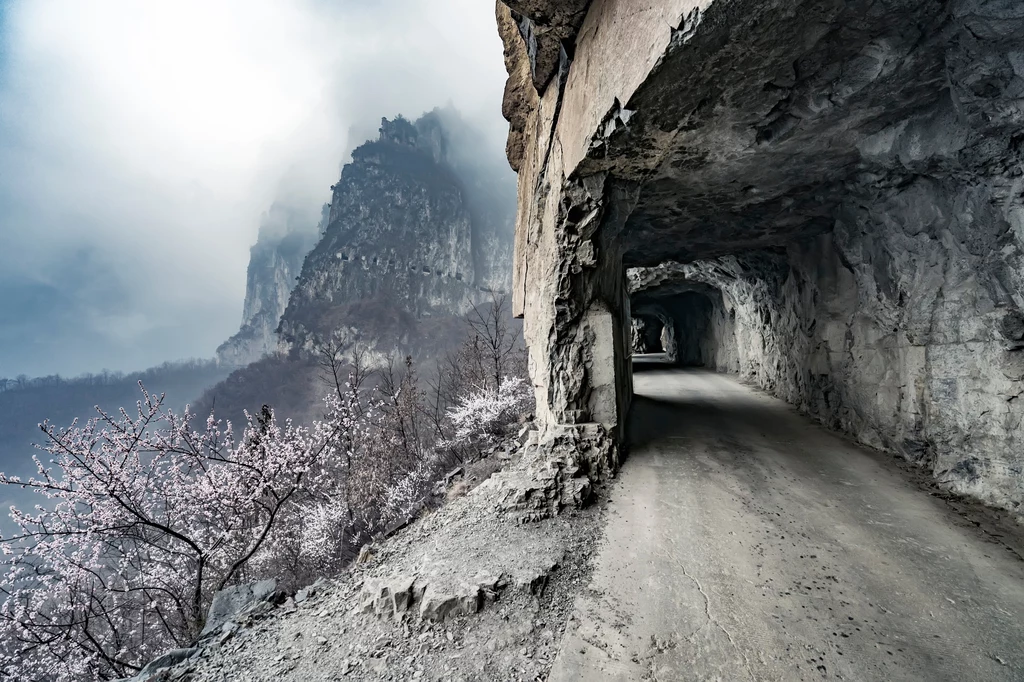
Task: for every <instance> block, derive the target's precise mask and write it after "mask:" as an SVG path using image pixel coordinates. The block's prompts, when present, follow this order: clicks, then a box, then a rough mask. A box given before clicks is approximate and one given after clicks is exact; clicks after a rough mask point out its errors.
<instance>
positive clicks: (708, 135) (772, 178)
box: [582, 0, 1024, 266]
mask: <svg viewBox="0 0 1024 682" xmlns="http://www.w3.org/2000/svg"><path fill="white" fill-rule="evenodd" d="M972 7H973V3H970V2H960V3H950V2H938V1H937V0H924V1H921V0H919V1H916V2H914V1H911V0H903V1H898V0H892V1H875V2H867V1H864V2H839V1H832V2H828V1H826V2H820V1H817V0H816V1H814V2H785V3H782V2H752V1H750V2H747V1H736V2H714V3H711V4H710V6H709V7H708V8H707V10H706V11H705V12H704V13H703V14H700V13H697V12H694V13H691V14H690V15H689V16H687V17H686V18H685V19H684V20H682V22H681V23H680V25H679V27H678V28H677V29H675V30H674V33H673V46H672V47H671V48H670V49H669V51H668V52H667V53H666V55H665V56H663V58H662V60H661V62H660V63H659V65H657V66H656V67H655V68H654V69H653V70H652V72H651V74H650V76H649V77H648V78H647V80H646V82H645V83H644V84H643V85H642V86H641V87H640V88H639V89H638V90H637V91H636V93H635V94H634V95H633V96H632V97H631V98H630V101H629V102H628V103H627V104H626V106H625V107H621V108H619V107H617V108H616V109H615V110H613V111H612V112H611V113H610V114H609V116H608V118H607V119H606V122H605V126H604V129H603V132H602V133H601V134H600V135H599V136H598V137H596V138H595V141H594V142H593V143H592V148H591V153H590V156H589V159H588V161H587V162H586V163H587V164H589V166H588V167H585V168H583V169H582V171H583V174H586V173H588V172H598V171H601V170H609V171H611V173H612V176H613V177H615V178H617V179H619V180H622V181H626V182H627V183H629V182H633V183H635V184H637V185H638V186H639V196H638V199H637V203H636V206H635V208H634V209H633V211H632V214H631V216H630V218H629V219H628V221H627V222H626V225H625V228H624V232H623V237H622V238H623V242H624V246H625V260H626V264H627V265H628V266H637V265H654V264H657V263H659V262H663V261H666V260H676V261H681V262H685V261H690V260H694V259H701V258H709V257H714V256H719V255H723V254H727V253H733V252H737V251H742V250H747V249H753V248H762V247H765V246H771V245H778V244H782V243H785V242H787V241H790V240H792V239H793V238H794V237H799V236H801V235H809V234H813V233H817V232H821V231H826V230H829V229H830V228H831V227H832V225H833V224H834V220H835V215H836V211H837V207H838V206H839V204H840V202H842V201H843V200H845V199H847V198H849V197H856V196H858V195H859V194H863V195H870V194H877V193H878V192H884V191H886V190H887V189H888V188H893V187H898V186H900V185H903V184H905V183H907V182H909V181H910V180H911V179H912V178H914V177H915V176H917V175H919V174H921V173H925V172H926V173H928V174H930V175H931V176H933V177H939V178H941V177H943V176H944V175H948V174H951V173H958V174H960V175H963V174H965V173H966V174H969V173H970V172H971V171H972V168H973V167H975V166H977V167H980V166H981V165H986V166H987V167H988V168H989V170H991V166H992V164H993V163H995V164H997V165H998V164H1000V163H1002V164H1005V166H1006V167H1007V168H1013V167H1014V166H1015V164H1016V163H1017V161H1016V159H1015V156H1016V154H1017V152H1019V151H1020V150H1017V151H1014V150H1015V144H1016V145H1017V146H1022V144H1021V140H1019V139H1016V138H1012V134H1013V132H1014V131H1015V130H1016V127H1015V125H1014V123H1015V121H1018V120H1019V118H1020V112H1019V111H1016V110H1014V108H1013V107H1011V106H1009V105H1008V104H1007V103H1008V102H1012V101H1013V100H1014V99H1016V98H1019V97H1021V94H1022V93H1024V80H1022V79H1021V76H1022V73H1024V58H1022V59H1021V60H1019V61H1020V64H1017V65H1014V64H1013V63H1006V60H1005V58H1004V57H1003V56H1000V57H999V58H998V59H997V58H996V57H995V56H994V55H995V53H996V52H997V50H996V49H995V48H996V47H997V46H1003V47H1005V43H1006V41H1012V40H1014V36H1015V35H1016V36H1021V35H1024V3H1017V2H1006V3H1003V4H999V3H992V2H988V3H986V7H987V9H986V10H985V12H987V15H979V14H975V13H972ZM993 7H995V9H993ZM1018 40H1019V39H1018ZM988 51H991V52H992V55H993V56H991V58H990V55H989V53H988ZM968 63H969V64H971V65H972V67H973V68H971V69H967V68H966V67H965V65H966V64H968ZM1018 67H1019V68H1018ZM955 121H959V122H960V123H959V125H957V124H955ZM964 122H966V123H967V125H965V124H964ZM923 133H926V134H923ZM925 138H926V139H927V141H925Z"/></svg>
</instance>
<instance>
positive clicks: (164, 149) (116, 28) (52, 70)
mask: <svg viewBox="0 0 1024 682" xmlns="http://www.w3.org/2000/svg"><path fill="white" fill-rule="evenodd" d="M504 78H505V74H504V69H503V65H502V55H501V44H500V41H499V39H498V37H497V32H496V29H495V22H494V7H493V3H488V2H481V1H480V0H430V1H429V2H427V1H426V0H88V1H86V0H0V376H14V375H17V374H22V373H24V374H28V375H30V376H37V375H44V374H51V373H61V374H65V375H74V374H78V373H82V372H91V371H98V370H100V369H104V368H106V369H120V370H133V369H141V368H144V367H147V366H150V365H154V364H158V363H159V362H162V361H164V360H169V359H177V358H185V357H209V356H212V354H213V351H214V349H215V348H216V347H217V345H218V344H219V343H220V342H221V341H223V340H224V339H226V338H227V337H228V336H230V335H231V334H232V333H233V332H234V331H236V330H237V327H238V324H239V321H240V317H241V307H242V298H243V295H244V290H245V267H246V264H247V261H248V247H249V246H250V244H251V243H252V242H253V241H254V240H255V238H256V233H257V230H258V227H259V221H260V216H261V214H262V213H263V212H264V211H266V210H267V209H268V208H269V206H270V204H271V203H273V202H274V201H275V200H282V201H287V202H289V203H292V204H300V205H307V204H308V205H309V206H311V207H312V211H311V212H313V213H315V212H316V208H317V207H318V206H319V205H320V204H321V203H323V202H324V201H327V200H328V198H329V197H328V195H329V191H328V188H329V187H330V185H331V184H333V183H334V182H335V181H336V179H337V175H338V172H339V168H340V163H341V162H342V161H343V160H344V157H345V155H346V154H347V153H348V151H349V150H351V148H352V147H353V146H354V145H355V144H357V143H358V142H360V141H362V139H364V138H365V137H366V136H367V135H369V134H373V133H375V131H376V128H377V125H378V124H379V121H380V117H381V116H389V117H390V116H392V115H394V114H396V113H399V112H401V113H404V114H406V115H408V116H417V115H419V114H420V113H422V112H423V111H425V110H428V109H432V108H433V107H435V106H439V105H445V104H447V103H452V104H454V105H455V106H456V107H457V108H458V109H459V110H460V111H462V113H463V114H464V115H465V116H466V117H467V118H470V119H472V120H475V121H476V122H477V124H478V125H480V126H482V127H484V128H485V129H486V132H487V133H488V135H489V138H488V139H490V140H491V141H492V143H493V144H495V145H503V135H504V130H505V123H504V121H503V120H502V119H501V115H500V102H501V92H502V88H503V85H504Z"/></svg>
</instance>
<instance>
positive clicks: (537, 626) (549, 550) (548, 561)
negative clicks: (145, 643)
mask: <svg viewBox="0 0 1024 682" xmlns="http://www.w3.org/2000/svg"><path fill="white" fill-rule="evenodd" d="M512 457H515V455H513V456H512ZM528 465H529V463H528V462H523V461H520V460H518V459H513V460H512V461H511V463H510V464H509V466H508V467H507V469H506V470H504V471H501V472H498V473H496V474H494V475H492V476H491V478H489V479H488V480H486V481H484V483H483V484H481V485H479V486H477V487H476V488H475V489H473V490H472V491H470V492H469V493H467V494H466V495H464V496H462V497H458V498H456V499H454V500H452V501H451V502H449V503H448V504H446V505H444V506H443V507H441V508H440V509H439V510H437V511H435V512H433V513H430V514H428V515H427V516H425V517H424V518H422V519H420V520H418V521H416V522H414V523H413V524H412V525H411V526H409V527H408V528H405V529H404V530H402V531H401V532H399V533H398V534H397V535H395V536H393V537H391V538H389V539H387V540H384V541H382V542H378V543H377V544H375V545H371V546H368V547H366V548H364V552H362V553H361V554H360V558H359V560H357V562H356V564H354V565H353V567H352V569H351V570H350V572H349V573H347V574H345V575H342V576H339V577H337V578H335V579H333V580H324V581H318V583H317V584H315V585H314V586H312V587H311V588H309V589H307V590H300V591H299V593H298V594H296V595H295V596H294V597H293V598H288V599H287V600H286V601H284V603H283V604H281V605H279V606H276V607H272V606H271V605H269V604H268V608H266V609H262V610H260V611H259V612H258V613H255V614H248V615H245V616H244V617H242V618H239V619H236V620H238V621H240V622H232V623H229V624H227V625H225V626H220V630H219V632H222V633H223V634H220V635H219V636H217V637H216V639H214V640H213V641H212V642H206V643H205V644H204V646H205V648H203V649H201V650H190V651H188V652H186V653H187V655H186V656H183V659H184V662H183V663H181V664H179V665H177V666H174V667H171V668H167V669H165V670H163V671H162V672H161V673H160V675H161V676H160V677H156V678H151V679H147V682H156V680H158V679H159V680H190V681H193V682H200V681H202V682H221V681H225V682H228V681H234V680H247V681H250V680H252V681H256V680H265V681H267V682H269V681H271V680H273V681H275V682H277V681H280V680H285V681H291V682H300V681H301V682H317V681H324V682H326V681H340V680H418V679H422V680H442V679H443V680H452V681H458V680H463V681H466V682H469V681H470V680H502V681H505V680H528V681H530V682H533V680H536V679H544V678H545V677H546V676H547V674H548V672H549V670H550V667H551V664H552V662H553V660H554V655H555V652H556V651H557V646H558V642H559V641H560V640H561V637H562V633H563V632H564V629H565V623H566V618H567V616H568V613H569V609H570V608H571V605H572V597H573V596H574V595H575V594H576V592H578V591H579V590H580V589H581V588H582V586H583V585H584V584H586V581H587V579H588V575H589V568H588V567H589V559H590V554H591V552H590V548H591V547H592V546H593V544H594V542H595V538H596V535H597V532H598V530H597V528H598V524H599V520H600V518H601V511H600V509H599V508H592V509H585V510H582V511H579V510H575V509H574V508H571V507H570V508H568V509H560V510H559V511H561V513H560V514H559V515H558V516H555V517H553V518H545V519H544V520H541V521H538V522H535V523H522V522H521V521H522V520H521V519H519V518H517V517H516V515H514V514H510V513H508V512H507V510H504V509H503V508H502V505H501V504H500V502H499V500H498V498H497V496H496V494H495V493H496V490H500V489H501V488H502V487H503V486H505V485H506V482H507V481H509V480H518V479H517V478H516V476H517V474H518V473H519V472H520V469H523V468H525V467H528ZM229 626H230V627H229Z"/></svg>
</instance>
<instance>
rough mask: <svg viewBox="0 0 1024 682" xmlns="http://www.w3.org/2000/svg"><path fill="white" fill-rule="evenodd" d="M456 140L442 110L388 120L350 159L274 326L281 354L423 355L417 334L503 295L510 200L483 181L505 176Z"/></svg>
mask: <svg viewBox="0 0 1024 682" xmlns="http://www.w3.org/2000/svg"><path fill="white" fill-rule="evenodd" d="M463 131H464V127H463V126H462V125H459V122H458V119H457V116H456V114H454V112H452V111H445V110H435V111H433V112H430V113H428V114H426V115H425V116H423V117H422V118H420V119H419V120H417V121H416V122H411V121H409V120H407V119H405V118H403V117H401V116H399V117H397V118H395V119H394V120H392V121H389V120H387V119H384V120H383V121H382V122H381V128H380V137H379V138H378V139H377V140H374V141H370V142H367V143H365V144H363V145H361V146H360V147H358V148H357V149H356V150H355V151H354V152H353V153H352V163H350V164H348V165H346V166H345V168H344V170H343V171H342V174H341V180H340V181H339V182H338V184H336V185H334V187H333V188H332V189H333V193H334V194H333V197H332V201H331V205H330V214H329V219H328V225H327V230H326V232H325V233H324V236H323V238H322V239H321V240H320V242H319V243H318V244H317V245H316V247H315V248H314V249H313V251H312V252H311V253H310V254H309V257H308V258H307V259H306V262H305V264H304V265H303V268H302V273H301V275H300V276H299V282H298V284H297V286H296V287H295V290H294V291H293V292H292V295H291V298H290V300H289V302H288V307H287V309H286V310H285V312H284V315H283V317H282V318H281V326H280V332H281V336H282V339H283V340H284V341H285V342H286V343H289V344H294V345H296V346H297V347H301V348H305V349H309V348H310V347H311V345H313V344H315V343H316V342H317V341H318V340H323V339H326V338H328V337H331V336H334V337H336V338H341V339H342V340H343V341H348V342H352V343H355V342H357V341H358V342H361V343H365V344H367V345H370V346H373V347H376V348H378V349H379V350H380V351H382V352H388V351H391V350H399V349H401V350H402V351H403V352H415V351H427V352H428V353H429V351H430V350H431V347H432V346H434V345H436V344H435V343H434V342H435V341H436V340H437V338H436V337H433V336H430V335H424V334H423V332H424V331H426V329H427V328H430V329H433V330H436V329H437V327H438V321H439V320H443V319H444V318H447V317H451V316H461V315H463V314H464V313H465V312H466V311H467V310H469V308H470V307H471V306H472V305H474V304H475V303H478V302H480V301H481V300H483V299H484V298H485V297H486V296H488V295H489V293H490V292H492V291H507V290H508V289H509V284H510V279H511V270H510V268H509V265H508V264H509V263H510V262H511V247H512V242H511V235H512V220H513V216H514V210H515V207H514V204H513V201H514V189H513V187H512V184H511V183H507V184H506V185H505V187H504V188H505V189H506V191H505V192H504V193H502V192H500V191H498V190H500V189H502V185H501V184H497V185H496V186H494V185H491V184H490V183H488V182H486V179H487V178H495V177H502V176H503V177H504V178H506V179H509V178H510V175H509V174H508V173H501V174H498V173H496V172H495V170H494V169H493V168H487V167H486V166H487V160H485V159H484V160H481V159H473V158H472V157H468V156H466V155H464V154H462V153H461V150H462V149H464V148H465V143H466V140H465V138H460V137H459V135H460V134H461V133H462V132H463ZM496 163H497V161H495V164H496ZM474 179H475V182H474ZM428 318H434V319H433V320H431V321H430V322H428V323H427V324H426V325H425V326H424V324H423V322H424V321H425V320H428ZM424 346H425V347H424Z"/></svg>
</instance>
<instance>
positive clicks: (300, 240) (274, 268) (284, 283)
mask: <svg viewBox="0 0 1024 682" xmlns="http://www.w3.org/2000/svg"><path fill="white" fill-rule="evenodd" d="M329 210H330V205H328V204H325V205H324V207H323V210H322V217H321V222H320V224H319V225H317V226H315V227H314V226H311V225H310V221H309V220H308V218H306V216H304V215H303V212H302V211H300V210H298V209H296V208H294V207H291V206H288V205H286V204H282V203H275V204H274V205H273V206H271V208H270V211H269V212H268V213H267V214H266V215H265V216H264V220H263V223H262V224H261V225H260V232H259V238H258V240H257V241H256V244H254V245H253V247H252V249H251V250H250V252H249V253H250V256H249V269H248V272H247V275H246V287H245V303H244V305H243V309H242V326H241V328H240V329H239V330H238V333H237V334H235V335H234V336H232V337H231V338H230V339H228V340H227V341H225V342H224V343H223V344H221V346H220V347H219V348H218V349H217V358H218V359H219V360H220V361H221V363H223V364H226V365H228V366H244V365H247V364H249V363H250V362H255V361H256V360H259V359H260V358H261V357H263V356H265V355H267V354H268V353H272V352H274V351H275V350H276V349H277V345H278V339H277V325H278V323H279V322H280V320H281V315H282V313H284V310H285V307H286V306H287V305H288V296H289V295H290V294H291V292H292V289H293V288H294V287H295V280H296V279H297V277H298V274H299V271H300V270H301V269H302V262H303V260H304V259H305V258H306V254H308V253H309V251H310V249H312V248H313V246H314V245H315V244H316V241H317V239H318V238H319V236H320V234H321V233H322V231H323V228H324V227H326V220H327V216H328V211H329Z"/></svg>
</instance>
